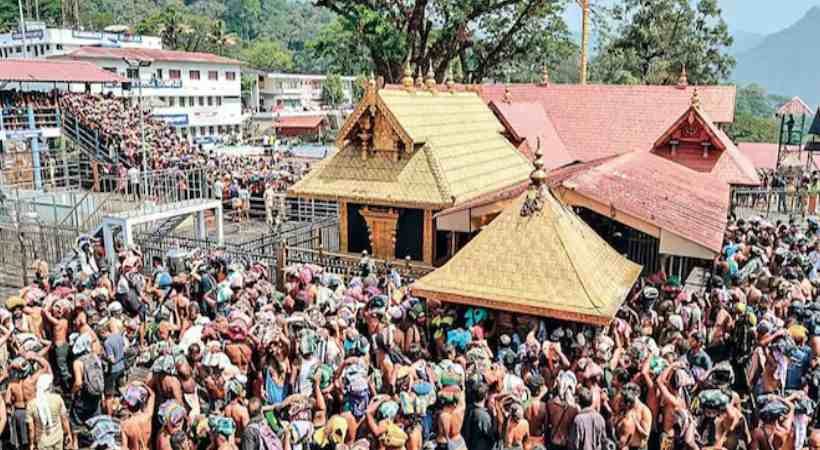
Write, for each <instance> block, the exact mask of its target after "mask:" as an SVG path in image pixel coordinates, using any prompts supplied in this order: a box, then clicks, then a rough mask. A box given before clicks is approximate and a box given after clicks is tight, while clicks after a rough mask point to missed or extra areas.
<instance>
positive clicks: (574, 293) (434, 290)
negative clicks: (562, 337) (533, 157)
mask: <svg viewBox="0 0 820 450" xmlns="http://www.w3.org/2000/svg"><path fill="white" fill-rule="evenodd" d="M545 189H546V188H545ZM528 195H533V191H529V192H528V193H525V194H524V195H522V196H520V197H519V198H518V199H517V200H516V201H515V202H514V203H513V204H512V205H510V207H509V208H508V209H506V210H505V211H504V212H503V213H501V215H499V216H498V217H497V218H496V219H495V220H494V221H492V222H491V223H490V225H488V226H487V228H485V229H484V230H483V231H482V232H481V233H479V234H478V236H476V237H475V238H473V240H471V241H470V242H469V243H468V244H467V245H466V246H465V247H464V248H463V249H461V251H459V252H458V253H456V255H455V256H453V258H452V259H451V260H450V261H449V262H447V264H445V265H444V266H442V267H440V268H438V269H436V270H435V271H433V272H432V273H430V274H428V275H426V276H424V277H422V278H421V279H420V280H418V281H417V282H416V283H415V284H414V285H413V287H412V289H413V293H414V295H418V296H421V297H426V298H434V299H437V300H440V301H443V302H450V303H461V304H466V305H480V306H483V307H487V308H492V309H501V310H507V311H515V312H520V313H524V314H535V315H540V316H547V317H553V318H557V319H561V320H569V321H575V322H583V323H591V324H597V325H604V324H607V323H609V322H610V321H611V320H612V318H614V317H615V313H616V312H617V311H618V308H619V307H620V305H621V303H622V302H623V300H624V298H625V297H626V295H627V294H628V293H629V290H630V289H631V288H632V285H633V284H634V283H635V281H636V280H637V279H638V276H639V275H640V272H641V266H639V265H637V264H634V263H632V262H630V261H629V260H627V259H626V258H624V257H623V256H621V255H620V254H618V253H617V252H616V251H615V250H614V249H613V248H611V247H610V246H609V245H608V244H607V243H606V242H605V241H604V240H603V239H601V237H600V236H598V234H596V233H595V231H593V230H592V229H591V228H590V227H589V226H588V225H587V224H586V223H584V222H583V221H582V220H581V219H580V218H579V217H578V216H577V215H576V214H575V213H574V212H572V211H571V210H570V209H569V208H567V207H565V206H564V205H562V204H561V203H560V202H559V201H558V200H556V199H555V197H553V195H552V194H551V193H550V192H549V191H546V192H544V194H543V201H544V206H543V208H542V209H541V211H537V212H534V213H532V214H531V215H529V216H524V215H522V214H521V207H522V205H523V203H524V201H525V199H526V198H527V196H528Z"/></svg>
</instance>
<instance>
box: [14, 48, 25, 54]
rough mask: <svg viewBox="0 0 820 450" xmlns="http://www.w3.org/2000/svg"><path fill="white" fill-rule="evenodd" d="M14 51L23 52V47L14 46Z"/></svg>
mask: <svg viewBox="0 0 820 450" xmlns="http://www.w3.org/2000/svg"><path fill="white" fill-rule="evenodd" d="M14 53H23V47H14Z"/></svg>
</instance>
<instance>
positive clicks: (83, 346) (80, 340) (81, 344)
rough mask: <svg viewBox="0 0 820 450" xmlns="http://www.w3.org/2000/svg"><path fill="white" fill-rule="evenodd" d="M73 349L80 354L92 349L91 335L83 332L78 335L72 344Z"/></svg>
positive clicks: (76, 353)
mask: <svg viewBox="0 0 820 450" xmlns="http://www.w3.org/2000/svg"><path fill="white" fill-rule="evenodd" d="M71 351H72V352H73V353H74V354H75V355H77V356H79V355H84V354H86V353H88V352H90V351H91V336H89V335H87V334H81V335H79V336H77V339H76V340H75V341H74V344H72V346H71Z"/></svg>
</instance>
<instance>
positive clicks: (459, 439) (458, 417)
mask: <svg viewBox="0 0 820 450" xmlns="http://www.w3.org/2000/svg"><path fill="white" fill-rule="evenodd" d="M453 388H454V389H453V390H454V391H456V390H458V388H457V387H455V386H453ZM445 390H446V389H443V390H442V392H441V393H440V395H439V399H440V400H441V401H442V403H443V405H444V406H443V407H442V409H441V412H440V413H439V416H438V436H437V437H436V448H437V449H439V450H441V449H447V450H466V449H467V444H466V442H465V441H464V437H463V436H461V425H462V424H463V423H464V410H465V404H464V395H463V394H462V393H461V392H460V390H459V391H458V392H457V393H456V392H453V393H452V394H453V395H450V396H442V395H441V394H443V393H444V391H445ZM454 397H455V398H454ZM528 427H529V425H528Z"/></svg>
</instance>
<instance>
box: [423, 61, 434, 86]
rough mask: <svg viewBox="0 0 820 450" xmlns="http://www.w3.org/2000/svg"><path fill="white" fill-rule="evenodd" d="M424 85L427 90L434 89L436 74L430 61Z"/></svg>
mask: <svg viewBox="0 0 820 450" xmlns="http://www.w3.org/2000/svg"><path fill="white" fill-rule="evenodd" d="M424 86H425V87H426V88H427V90H429V91H434V90H435V89H436V74H435V73H433V63H432V62H431V63H430V67H429V68H428V69H427V77H426V78H425V79H424Z"/></svg>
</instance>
